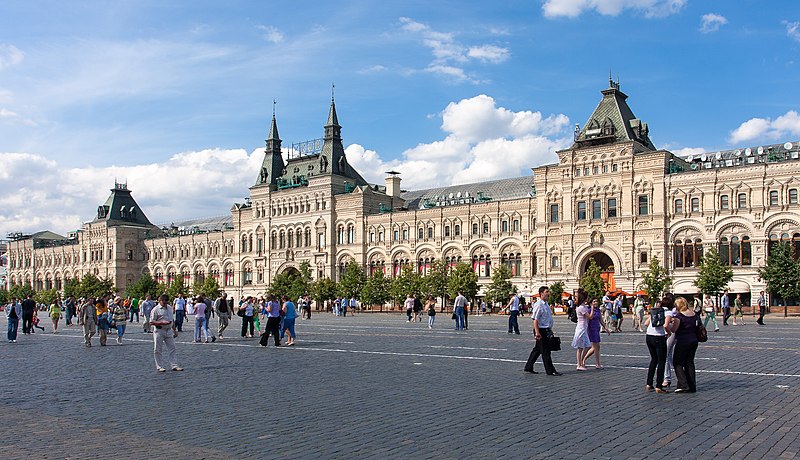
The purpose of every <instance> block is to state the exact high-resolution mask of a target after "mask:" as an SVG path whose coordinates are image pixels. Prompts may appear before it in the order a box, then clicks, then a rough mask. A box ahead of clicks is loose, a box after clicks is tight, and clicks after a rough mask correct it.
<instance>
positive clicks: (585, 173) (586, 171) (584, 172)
mask: <svg viewBox="0 0 800 460" xmlns="http://www.w3.org/2000/svg"><path fill="white" fill-rule="evenodd" d="M583 175H584V176H588V175H589V168H583Z"/></svg>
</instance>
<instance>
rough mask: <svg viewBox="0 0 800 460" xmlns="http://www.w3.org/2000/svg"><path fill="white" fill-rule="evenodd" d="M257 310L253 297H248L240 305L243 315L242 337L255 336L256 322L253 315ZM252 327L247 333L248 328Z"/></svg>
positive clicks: (240, 311) (240, 312)
mask: <svg viewBox="0 0 800 460" xmlns="http://www.w3.org/2000/svg"><path fill="white" fill-rule="evenodd" d="M255 314H256V310H255V306H254V305H253V297H247V299H245V300H244V301H243V302H242V304H241V305H239V316H241V317H242V337H248V338H250V337H253V334H254V331H253V329H254V327H255V324H254V323H253V316H255ZM248 327H249V328H250V333H249V334H248V333H247V328H248Z"/></svg>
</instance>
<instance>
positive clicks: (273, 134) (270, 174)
mask: <svg viewBox="0 0 800 460" xmlns="http://www.w3.org/2000/svg"><path fill="white" fill-rule="evenodd" d="M266 143H267V147H266V149H264V160H263V161H262V162H261V170H260V172H259V173H258V179H257V180H256V185H261V184H269V185H275V184H276V181H277V179H278V177H280V176H281V175H282V174H283V170H284V168H285V167H286V164H285V163H284V162H283V156H282V155H281V139H280V137H279V136H278V123H277V121H276V120H275V103H274V102H273V105H272V124H271V125H270V127H269V135H268V136H267V139H266Z"/></svg>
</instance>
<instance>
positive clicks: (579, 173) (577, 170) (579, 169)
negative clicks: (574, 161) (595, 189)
mask: <svg viewBox="0 0 800 460" xmlns="http://www.w3.org/2000/svg"><path fill="white" fill-rule="evenodd" d="M580 175H581V168H575V177H578V176H580Z"/></svg>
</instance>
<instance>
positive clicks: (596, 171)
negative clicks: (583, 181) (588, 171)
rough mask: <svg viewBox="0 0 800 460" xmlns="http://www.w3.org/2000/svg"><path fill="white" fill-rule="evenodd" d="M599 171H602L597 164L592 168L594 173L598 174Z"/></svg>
mask: <svg viewBox="0 0 800 460" xmlns="http://www.w3.org/2000/svg"><path fill="white" fill-rule="evenodd" d="M598 173H600V168H599V167H597V166H595V167H593V168H592V174H598Z"/></svg>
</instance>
